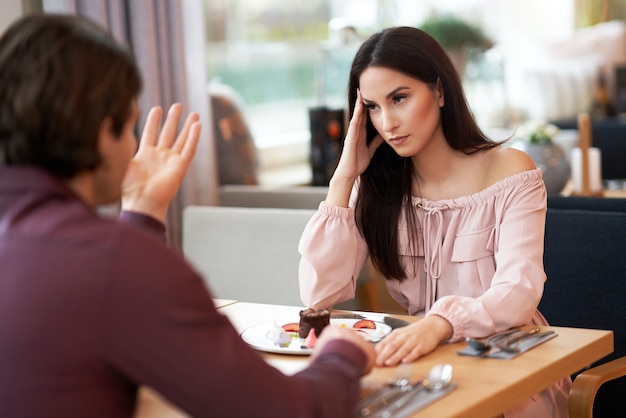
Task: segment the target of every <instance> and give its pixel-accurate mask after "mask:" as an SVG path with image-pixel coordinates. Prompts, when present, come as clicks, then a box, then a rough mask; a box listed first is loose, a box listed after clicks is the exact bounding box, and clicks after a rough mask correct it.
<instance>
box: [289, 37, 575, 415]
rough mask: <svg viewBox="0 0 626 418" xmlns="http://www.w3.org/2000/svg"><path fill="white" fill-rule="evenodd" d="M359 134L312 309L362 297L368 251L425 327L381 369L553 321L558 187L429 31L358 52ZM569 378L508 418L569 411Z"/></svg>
mask: <svg viewBox="0 0 626 418" xmlns="http://www.w3.org/2000/svg"><path fill="white" fill-rule="evenodd" d="M349 111H350V117H351V120H350V125H349V128H348V132H347V135H346V138H345V142H344V148H343V151H342V155H341V157H340V160H339V163H338V165H337V168H336V170H335V172H334V174H333V177H332V179H331V181H330V184H329V191H328V196H327V198H326V200H325V201H324V202H323V203H322V204H321V205H320V208H319V210H318V212H317V213H316V214H315V215H314V217H313V218H312V219H311V221H310V222H309V224H308V225H307V227H306V229H305V231H304V233H303V236H302V239H301V242H300V252H301V254H302V260H301V264H300V289H301V290H300V291H301V297H302V300H303V302H304V303H305V304H306V305H307V306H310V307H316V308H328V307H332V306H333V305H334V304H335V303H338V302H342V301H345V300H348V299H351V298H353V297H354V295H355V285H356V278H357V276H358V273H359V271H360V270H361V268H362V266H363V263H364V262H365V259H366V258H367V256H368V255H369V256H370V257H371V260H372V262H373V264H374V266H375V267H376V268H377V269H378V270H379V271H380V272H381V274H382V275H383V276H384V277H385V282H386V287H387V289H388V291H389V293H390V294H391V296H392V297H393V298H394V299H395V300H396V301H398V302H399V303H400V304H401V305H403V306H404V307H406V308H407V310H408V312H409V313H410V314H411V315H420V316H423V318H422V319H421V320H419V321H416V322H415V323H413V324H411V325H409V326H407V327H404V328H400V329H397V330H395V331H393V332H392V333H391V334H390V335H389V336H388V337H387V338H385V339H384V340H383V341H381V342H380V343H378V344H377V346H376V350H377V364H378V365H379V366H384V365H395V364H398V363H400V362H412V361H415V360H416V359H418V358H419V357H421V356H423V355H425V354H428V353H429V352H431V351H432V350H434V349H435V348H436V347H437V345H439V344H440V343H442V342H446V341H459V340H462V339H464V338H465V337H484V336H487V335H490V334H493V333H495V332H497V331H502V330H505V329H508V328H511V327H514V326H523V325H529V324H537V325H547V322H546V320H545V319H544V318H543V316H542V315H541V313H540V312H539V311H538V310H537V306H538V304H539V301H540V299H541V295H542V292H543V284H544V281H545V279H546V275H545V273H544V270H543V234H544V223H545V215H546V189H545V186H544V183H543V180H542V175H541V170H540V169H538V168H537V167H535V165H534V163H533V161H532V160H531V158H530V157H529V156H528V155H526V154H525V153H523V152H521V151H518V150H515V149H513V148H509V147H505V146H503V145H502V144H501V143H498V142H494V141H491V140H490V139H488V138H487V137H486V136H485V135H484V134H483V133H482V132H481V130H480V129H479V128H478V126H477V124H476V122H475V121H474V118H473V116H472V114H471V111H470V109H469V107H468V105H467V102H466V100H465V96H464V93H463V89H462V85H461V80H460V78H459V76H458V74H457V72H456V70H455V68H454V66H453V64H452V62H451V61H450V59H449V58H448V56H447V55H446V53H445V51H444V50H443V49H442V47H441V46H440V45H439V44H438V43H437V42H436V41H435V40H434V39H433V38H432V37H430V36H429V35H428V34H426V33H425V32H423V31H421V30H419V29H416V28H409V27H395V28H389V29H386V30H383V31H382V32H379V33H376V34H374V35H372V36H371V37H370V38H369V39H368V40H367V41H365V42H364V44H363V45H362V46H361V48H360V49H359V51H358V52H357V54H356V56H355V58H354V61H353V63H352V68H351V72H350V80H349ZM570 383H571V382H570V381H569V378H567V379H564V380H563V381H562V382H560V383H559V384H558V385H555V386H553V387H551V388H549V389H547V390H546V391H544V392H542V393H541V394H538V396H537V397H534V398H533V400H529V401H528V402H526V403H524V404H523V405H520V406H519V407H518V408H515V409H514V410H512V411H507V412H506V413H505V415H506V416H507V417H509V416H533V417H543V416H545V417H559V416H567V393H568V391H569V385H570Z"/></svg>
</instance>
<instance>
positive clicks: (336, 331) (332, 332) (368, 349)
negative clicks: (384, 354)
mask: <svg viewBox="0 0 626 418" xmlns="http://www.w3.org/2000/svg"><path fill="white" fill-rule="evenodd" d="M331 340H344V341H349V342H351V343H352V344H354V345H356V346H358V347H359V348H360V349H361V351H363V353H364V354H365V356H366V357H367V362H366V364H365V368H364V369H363V374H364V375H366V374H368V373H369V372H370V371H371V370H372V368H373V367H374V361H375V359H376V353H375V351H374V344H372V343H371V342H370V341H369V339H368V338H367V337H366V336H365V335H364V334H362V333H360V332H354V330H351V329H346V328H341V327H339V326H333V325H331V326H328V327H326V328H324V332H322V333H321V335H320V337H319V339H318V340H317V342H316V344H315V350H314V352H313V355H312V357H315V356H316V355H317V354H318V353H320V352H321V351H322V349H323V348H324V346H325V345H326V344H327V343H328V342H329V341H331Z"/></svg>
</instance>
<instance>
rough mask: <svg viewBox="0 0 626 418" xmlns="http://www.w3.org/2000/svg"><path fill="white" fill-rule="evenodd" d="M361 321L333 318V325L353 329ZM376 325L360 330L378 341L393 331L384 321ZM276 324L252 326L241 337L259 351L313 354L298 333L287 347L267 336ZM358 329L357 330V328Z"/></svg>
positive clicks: (284, 321)
mask: <svg viewBox="0 0 626 418" xmlns="http://www.w3.org/2000/svg"><path fill="white" fill-rule="evenodd" d="M357 321H360V320H359V319H343V318H341V319H338V318H331V319H330V323H331V325H339V326H342V327H345V328H349V329H352V326H353V325H354V323H355V322H357ZM292 322H295V323H298V322H299V319H290V320H282V321H276V323H277V324H278V325H279V326H282V325H285V324H288V323H292ZM373 322H374V324H375V325H376V329H368V328H359V330H358V332H363V333H365V334H367V335H369V336H370V338H371V339H372V341H378V340H380V338H382V337H384V336H385V335H387V334H389V333H390V332H391V327H390V326H389V325H387V324H384V323H382V322H376V321H373ZM273 325H274V321H272V322H265V323H262V324H259V325H255V326H252V327H250V328H248V329H246V330H245V331H244V332H242V333H241V338H242V339H243V340H244V341H245V342H246V343H248V345H250V346H252V347H254V348H255V349H257V350H259V351H265V352H267V353H278V354H295V355H309V354H311V351H312V350H311V349H310V348H308V347H306V346H305V345H304V338H300V337H298V334H297V333H290V334H292V338H291V343H289V345H288V346H286V347H281V346H279V345H278V344H276V343H274V342H273V341H272V340H270V339H269V338H268V337H267V334H268V331H270V330H271V329H272V326H273ZM355 331H356V330H355Z"/></svg>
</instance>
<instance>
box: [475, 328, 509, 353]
mask: <svg viewBox="0 0 626 418" xmlns="http://www.w3.org/2000/svg"><path fill="white" fill-rule="evenodd" d="M519 330H520V329H519V328H511V329H507V330H505V331H501V332H496V333H495V334H493V335H491V336H489V337H486V338H471V337H467V338H466V339H465V340H466V341H467V344H468V345H469V346H470V347H472V348H473V349H474V350H478V351H486V350H489V349H490V348H491V347H492V345H493V344H494V343H496V341H499V340H501V339H503V338H505V337H508V336H509V335H513V334H515V333H516V332H519Z"/></svg>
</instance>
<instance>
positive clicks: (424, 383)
mask: <svg viewBox="0 0 626 418" xmlns="http://www.w3.org/2000/svg"><path fill="white" fill-rule="evenodd" d="M556 336H557V334H556V332H555V331H553V330H546V331H542V330H541V328H540V327H530V328H528V327H525V328H513V329H509V330H506V331H502V332H498V333H496V334H493V335H490V336H489V337H486V338H481V339H476V338H467V339H466V342H467V347H466V348H465V349H463V350H461V351H459V352H458V354H460V355H466V356H476V357H485V358H500V359H511V358H514V357H516V356H518V355H520V354H522V353H524V352H526V351H528V350H530V349H531V348H533V347H536V346H537V345H539V344H542V343H544V342H546V341H548V340H550V339H552V338H554V337H556ZM412 371H413V365H412V364H402V365H400V366H398V369H397V370H396V372H395V374H394V376H393V377H392V378H391V380H390V381H389V382H388V383H387V384H386V385H384V386H382V387H380V388H378V389H377V390H375V391H374V392H372V393H370V394H368V395H366V396H365V397H364V398H363V399H361V401H360V402H359V404H358V405H357V409H356V411H355V416H360V417H371V418H392V417H396V418H406V417H409V416H411V415H412V414H414V413H415V412H416V411H418V410H420V409H422V408H424V407H425V406H427V405H429V404H430V403H432V402H434V401H436V400H437V399H439V398H441V397H443V396H445V395H446V394H447V393H449V392H451V391H452V390H454V389H455V388H456V386H457V385H456V383H454V382H452V366H451V365H449V364H439V365H437V366H435V367H433V368H432V369H431V370H430V372H429V373H428V377H427V378H425V379H423V380H417V381H411V374H412Z"/></svg>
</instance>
